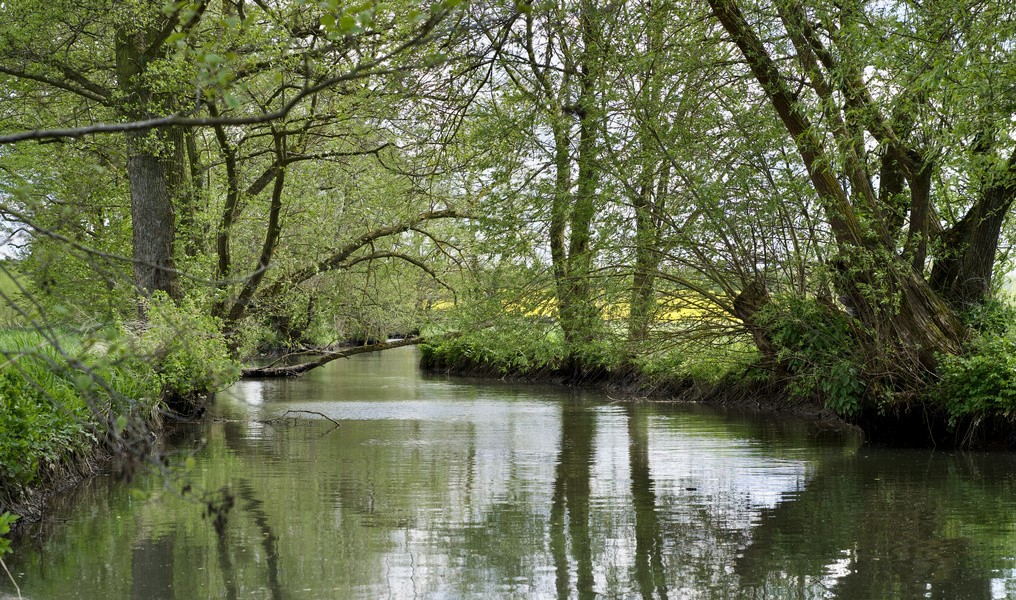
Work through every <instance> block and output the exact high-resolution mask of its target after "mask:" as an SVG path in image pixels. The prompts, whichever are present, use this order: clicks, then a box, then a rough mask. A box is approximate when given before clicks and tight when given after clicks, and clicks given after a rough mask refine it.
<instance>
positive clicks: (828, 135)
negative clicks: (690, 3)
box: [709, 0, 1016, 378]
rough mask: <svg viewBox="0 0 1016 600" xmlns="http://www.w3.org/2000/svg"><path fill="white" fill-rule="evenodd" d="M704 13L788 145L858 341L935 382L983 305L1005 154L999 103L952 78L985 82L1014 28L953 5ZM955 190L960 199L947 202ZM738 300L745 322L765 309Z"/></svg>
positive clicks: (1001, 207)
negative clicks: (813, 204)
mask: <svg viewBox="0 0 1016 600" xmlns="http://www.w3.org/2000/svg"><path fill="white" fill-rule="evenodd" d="M709 4H710V6H711V8H712V10H713V14H714V15H715V18H716V20H717V22H718V23H719V25H721V26H722V28H723V30H724V31H725V32H726V34H727V36H729V37H728V39H729V42H730V43H731V44H733V45H735V46H736V47H737V49H738V51H739V52H740V54H741V55H742V56H743V57H744V61H745V62H744V66H745V68H746V69H747V73H746V74H748V75H750V76H751V77H752V78H753V79H754V80H755V82H756V83H757V85H758V90H759V92H760V93H762V94H764V96H765V97H766V98H767V99H768V101H769V102H770V104H771V106H772V110H773V112H774V113H775V116H776V118H778V119H779V121H780V122H781V123H782V124H783V127H784V128H785V130H786V133H787V135H788V136H789V137H790V140H792V141H793V143H794V144H795V147H796V150H797V153H798V154H799V156H800V160H801V162H802V163H803V166H804V169H805V170H806V173H807V175H808V177H809V179H810V181H811V184H812V186H813V188H814V190H815V193H816V194H817V195H818V198H819V200H820V202H821V205H822V210H823V217H824V219H825V221H826V223H828V225H829V227H830V229H831V232H832V236H833V240H832V241H833V244H834V253H833V255H832V256H831V260H833V261H834V266H835V273H834V282H835V286H836V288H837V290H838V291H839V293H840V294H841V295H842V296H843V297H844V299H845V301H846V305H847V307H848V308H849V310H850V311H851V312H852V313H853V314H856V316H857V318H858V320H859V322H860V323H861V324H862V326H863V329H861V330H859V334H860V335H863V336H865V337H867V338H868V339H869V340H870V342H869V343H870V344H872V345H873V346H876V347H885V346H888V347H889V348H891V350H890V351H889V353H890V355H891V356H892V357H893V358H892V360H893V361H895V362H896V363H897V364H899V365H910V366H901V367H900V368H902V369H903V370H906V371H908V374H909V376H911V377H917V378H919V377H920V375H919V374H918V373H917V372H916V371H914V370H911V369H914V368H915V367H916V366H917V365H920V366H921V367H923V368H924V369H933V368H934V364H935V360H934V353H936V352H957V351H958V350H959V348H960V344H961V342H962V341H963V340H964V338H965V336H966V329H965V327H964V326H963V324H962V323H961V322H960V320H959V318H958V316H957V311H958V310H961V309H963V308H965V307H967V306H968V305H970V304H974V303H978V302H981V301H983V300H984V298H985V297H986V296H987V295H988V294H989V292H990V291H991V282H992V270H993V268H994V262H995V254H996V251H997V247H998V239H999V236H1000V233H1001V229H1002V224H1003V222H1004V217H1005V215H1006V214H1007V213H1008V210H1009V208H1010V206H1011V203H1012V199H1013V194H1014V193H1016V187H1014V185H1013V183H1014V180H1013V175H1014V169H1016V154H1013V147H1012V146H1013V144H1012V140H1011V138H1009V137H1008V136H1006V135H1004V134H1002V135H999V133H1000V132H1002V131H1005V130H1007V129H1008V128H1009V127H1010V124H1009V123H1008V122H1007V120H1006V119H1005V118H1003V117H1002V115H1004V114H1008V113H1007V111H1006V110H1005V108H1004V107H1005V106H1006V104H1007V103H1008V99H1006V98H1005V97H1004V96H1003V97H999V95H998V94H996V93H994V92H993V90H992V88H991V87H990V85H989V86H981V85H978V84H977V83H976V82H975V81H972V80H971V79H969V75H968V73H964V72H961V71H962V70H966V69H968V68H970V69H972V70H973V71H974V72H978V71H981V72H983V70H987V69H989V68H990V66H989V62H993V61H994V59H995V58H996V57H997V53H998V52H999V51H1000V46H999V44H1000V43H1001V44H1004V43H1005V42H1004V41H1003V40H1006V39H1011V38H1010V35H1011V33H1010V32H1011V24H1010V23H1008V22H1007V19H1006V17H1005V16H1003V15H1000V14H995V13H994V11H993V10H992V9H988V8H985V7H970V6H966V5H964V6H962V7H961V6H960V5H959V4H950V5H949V6H950V8H948V9H944V8H943V9H941V10H940V9H938V8H935V9H922V10H916V9H915V7H912V6H910V5H908V4H907V3H899V4H894V5H892V6H891V7H885V6H882V5H875V4H869V3H849V4H848V5H844V6H842V7H828V6H814V7H809V6H805V5H804V4H803V3H801V2H775V3H773V4H772V5H768V6H762V5H760V6H758V7H757V8H753V11H762V12H758V13H757V14H756V17H755V18H754V19H753V21H754V22H755V23H756V24H755V25H752V24H750V23H749V20H748V19H747V17H746V16H745V13H744V12H742V10H741V7H740V6H739V5H738V4H737V3H735V2H733V1H728V0H710V3H709ZM943 6H944V5H943ZM956 10H961V11H966V10H970V11H972V14H978V13H982V12H984V11H987V12H988V13H991V14H990V15H988V14H982V15H980V16H991V17H992V18H990V19H986V20H984V21H983V22H982V21H981V20H980V19H979V18H978V19H973V18H964V19H962V20H960V21H956V22H954V21H952V20H951V19H950V18H948V17H947V15H955V14H957V13H954V12H953V11H956ZM989 21H990V22H991V25H988V24H987V23H988V22H989ZM911 32H915V33H911ZM763 38H766V39H768V40H771V41H769V42H763V41H762V40H763ZM961 63H962V64H963V67H962V69H960V68H959V64H961ZM961 98H962V99H963V100H964V101H969V102H972V103H973V104H974V105H975V106H977V110H976V111H974V112H972V113H971V112H968V111H967V110H966V109H965V108H963V102H959V101H960V100H961ZM961 132H962V133H961ZM957 134H958V135H957ZM966 148H973V149H974V151H973V152H968V151H967V150H966ZM940 165H941V166H940ZM936 169H937V179H938V182H939V183H938V185H937V186H933V183H935V180H936V176H935V175H936ZM964 188H965V189H964ZM960 190H963V191H962V192H961V193H963V194H964V195H966V198H965V199H964V200H959V199H957V198H955V197H954V193H955V191H960ZM958 211H960V212H962V213H964V214H963V215H962V216H959V212H958ZM926 252H927V253H930V254H931V255H932V256H933V258H934V264H933V266H932V268H931V273H930V275H929V273H928V272H927V265H926ZM961 265H962V266H961ZM744 301H745V302H744V311H743V312H744V318H745V319H746V320H747V321H751V320H753V319H754V315H753V313H755V312H756V311H757V310H758V309H759V308H761V305H762V304H764V303H765V302H766V300H765V299H764V298H763V297H761V296H759V295H757V294H756V297H749V294H745V298H744Z"/></svg>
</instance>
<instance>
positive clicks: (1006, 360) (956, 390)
mask: <svg viewBox="0 0 1016 600" xmlns="http://www.w3.org/2000/svg"><path fill="white" fill-rule="evenodd" d="M965 317H966V321H967V324H968V326H969V327H970V328H971V331H973V332H974V334H973V336H972V337H971V339H970V340H969V341H968V342H967V344H966V345H965V347H964V351H963V353H962V354H959V355H940V356H939V357H938V359H939V375H940V377H941V380H940V381H939V384H938V390H937V392H938V393H937V394H936V396H937V399H938V402H939V404H940V405H941V406H943V407H944V408H945V409H946V411H947V412H948V413H949V417H950V421H951V423H952V424H953V425H955V424H956V422H957V421H958V420H960V419H962V418H966V417H973V418H978V417H982V416H985V415H987V414H989V413H996V414H1002V415H1004V416H1010V417H1011V416H1013V414H1016V410H1014V409H1016V326H1014V325H1016V310H1014V309H1013V307H1012V306H1010V305H1008V304H1007V303H1005V302H1000V301H997V300H996V301H991V302H988V303H985V304H984V305H982V306H978V307H975V308H974V309H972V310H971V311H970V312H968V313H967V315H965Z"/></svg>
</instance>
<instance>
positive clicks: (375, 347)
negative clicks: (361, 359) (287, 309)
mask: <svg viewBox="0 0 1016 600" xmlns="http://www.w3.org/2000/svg"><path fill="white" fill-rule="evenodd" d="M424 341H426V340H425V338H422V337H412V338H406V339H404V340H395V341H393V342H382V343H380V344H369V345H366V346H356V347H355V348H346V349H344V350H338V351H335V352H331V351H328V352H324V353H322V356H321V357H320V358H318V359H316V360H312V361H310V362H305V363H300V364H298V365H291V366H288V367H273V366H267V367H247V368H245V369H243V370H241V371H240V377H243V378H248V377H296V376H297V375H302V374H303V373H306V372H307V371H310V370H311V369H316V368H317V367H320V366H321V365H324V364H327V363H330V362H332V361H333V360H337V359H339V358H346V357H347V356H353V355H354V354H364V353H366V352H379V351H381V350H391V349H392V348H399V347H402V346H414V345H416V344H420V343H423V342H424ZM276 362H278V361H276ZM272 364H275V363H272Z"/></svg>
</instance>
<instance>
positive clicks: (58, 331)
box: [0, 299, 239, 519]
mask: <svg viewBox="0 0 1016 600" xmlns="http://www.w3.org/2000/svg"><path fill="white" fill-rule="evenodd" d="M227 356H228V354H227V351H226V346H225V344H224V342H223V340H222V336H221V335H220V334H219V331H218V329H217V327H216V324H215V323H214V322H213V321H212V320H211V319H208V318H205V317H201V315H200V311H199V310H198V308H197V307H196V306H194V304H193V303H191V302H188V301H186V300H185V301H183V302H181V303H179V304H175V303H173V302H170V301H168V300H165V299H156V300H154V301H153V302H152V303H151V304H150V306H149V307H148V321H147V322H146V323H144V324H143V325H141V324H138V325H134V326H132V327H125V326H122V325H108V326H103V327H99V328H96V327H92V328H82V327H70V326H64V327H55V328H43V327H32V328H6V329H0V514H2V513H3V512H5V511H10V512H12V513H15V514H18V515H21V516H22V517H27V518H29V519H31V518H33V517H36V516H37V515H38V514H39V511H40V509H41V502H42V499H43V498H44V497H45V496H46V495H47V494H48V493H50V492H52V491H53V490H55V489H59V488H60V487H63V486H65V485H67V484H68V483H70V482H72V481H73V480H75V479H78V478H80V477H82V476H86V475H88V474H90V473H92V472H94V470H95V469H96V467H97V465H99V464H100V463H102V462H103V461H104V460H105V459H106V458H108V457H111V456H115V457H116V458H117V462H118V464H119V465H120V466H121V467H123V468H127V469H129V468H132V467H133V466H135V465H138V464H143V463H145V462H146V461H152V460H158V457H157V456H156V453H155V450H154V447H153V440H154V439H155V438H156V437H157V436H156V435H153V433H154V432H157V430H158V429H159V428H160V427H161V424H162V420H163V418H164V417H166V416H171V417H181V416H182V417H190V416H194V415H196V414H200V411H201V407H202V406H203V399H204V397H205V395H206V394H207V393H209V392H211V391H214V390H215V389H218V388H221V387H223V386H225V385H228V384H229V383H231V382H232V381H235V379H236V377H237V376H238V374H239V369H238V366H237V365H236V364H235V363H233V362H232V361H231V360H229V359H228V358H227Z"/></svg>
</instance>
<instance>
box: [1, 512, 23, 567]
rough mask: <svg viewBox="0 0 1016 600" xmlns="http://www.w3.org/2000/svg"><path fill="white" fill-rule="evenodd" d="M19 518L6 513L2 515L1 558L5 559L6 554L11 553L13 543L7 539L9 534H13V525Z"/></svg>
mask: <svg viewBox="0 0 1016 600" xmlns="http://www.w3.org/2000/svg"><path fill="white" fill-rule="evenodd" d="M18 518H19V517H18V515H12V514H11V513H9V512H6V511H4V513H3V514H2V515H0V558H3V557H4V555H5V554H8V553H9V552H10V551H11V541H10V540H9V539H7V534H8V533H10V532H11V525H13V524H14V522H15V521H17V520H18Z"/></svg>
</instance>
